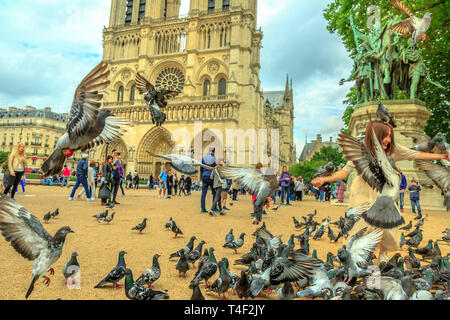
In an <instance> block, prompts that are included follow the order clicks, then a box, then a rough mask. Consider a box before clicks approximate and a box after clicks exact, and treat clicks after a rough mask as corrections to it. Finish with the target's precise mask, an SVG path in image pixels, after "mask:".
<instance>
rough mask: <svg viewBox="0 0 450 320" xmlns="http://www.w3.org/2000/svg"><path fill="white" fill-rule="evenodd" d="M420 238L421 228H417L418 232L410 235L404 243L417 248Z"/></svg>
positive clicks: (421, 237)
mask: <svg viewBox="0 0 450 320" xmlns="http://www.w3.org/2000/svg"><path fill="white" fill-rule="evenodd" d="M422 239H423V235H422V230H420V229H419V231H418V233H417V234H416V235H415V236H413V237H411V239H408V240H406V245H408V246H410V247H415V248H417V247H418V246H419V244H420V242H421V241H422Z"/></svg>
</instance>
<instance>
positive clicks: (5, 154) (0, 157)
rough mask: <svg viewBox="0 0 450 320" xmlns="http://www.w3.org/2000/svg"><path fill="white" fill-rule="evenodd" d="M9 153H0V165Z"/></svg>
mask: <svg viewBox="0 0 450 320" xmlns="http://www.w3.org/2000/svg"><path fill="white" fill-rule="evenodd" d="M8 154H9V152H3V151H0V163H3V162H5V160H6V158H8Z"/></svg>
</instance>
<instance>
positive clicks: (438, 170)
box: [416, 160, 450, 211]
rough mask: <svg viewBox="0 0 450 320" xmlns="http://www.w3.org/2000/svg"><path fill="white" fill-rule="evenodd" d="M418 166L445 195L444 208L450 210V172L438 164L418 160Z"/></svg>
mask: <svg viewBox="0 0 450 320" xmlns="http://www.w3.org/2000/svg"><path fill="white" fill-rule="evenodd" d="M416 166H417V168H419V169H420V170H422V171H424V172H425V174H426V175H427V176H428V178H430V179H431V180H432V181H433V182H434V183H435V184H436V186H438V188H439V189H441V190H442V192H443V193H444V206H445V207H446V208H447V211H449V210H450V171H449V170H448V169H446V168H445V167H442V166H439V165H437V164H434V163H431V162H427V161H422V160H416Z"/></svg>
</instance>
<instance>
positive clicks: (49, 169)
mask: <svg viewBox="0 0 450 320" xmlns="http://www.w3.org/2000/svg"><path fill="white" fill-rule="evenodd" d="M65 161H66V157H65V156H64V153H63V151H62V150H61V149H59V148H57V149H55V151H53V153H52V154H51V155H50V157H49V158H48V159H47V160H46V161H45V162H44V164H43V165H42V168H41V169H42V171H43V172H44V173H45V175H46V176H53V175H55V174H59V173H60V172H61V170H62V168H63V166H64V162H65Z"/></svg>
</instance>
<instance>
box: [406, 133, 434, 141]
mask: <svg viewBox="0 0 450 320" xmlns="http://www.w3.org/2000/svg"><path fill="white" fill-rule="evenodd" d="M400 133H401V134H402V135H404V136H405V137H408V138H411V139H412V140H413V143H415V144H422V143H428V142H430V140H431V138H430V137H429V136H427V135H426V134H425V133H417V132H400Z"/></svg>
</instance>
